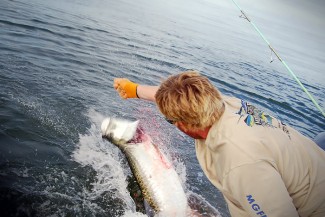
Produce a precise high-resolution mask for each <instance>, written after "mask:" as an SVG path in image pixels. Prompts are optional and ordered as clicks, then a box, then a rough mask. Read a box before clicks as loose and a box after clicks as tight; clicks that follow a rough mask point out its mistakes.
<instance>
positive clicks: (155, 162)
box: [101, 118, 189, 216]
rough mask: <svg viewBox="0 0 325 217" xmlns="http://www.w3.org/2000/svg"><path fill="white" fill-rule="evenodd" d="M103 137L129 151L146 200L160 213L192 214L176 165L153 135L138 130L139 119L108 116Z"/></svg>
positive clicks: (127, 153) (133, 168) (174, 214)
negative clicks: (154, 142) (163, 151)
mask: <svg viewBox="0 0 325 217" xmlns="http://www.w3.org/2000/svg"><path fill="white" fill-rule="evenodd" d="M101 130H102V136H103V137H104V138H107V139H108V140H109V141H111V142H112V143H113V144H115V145H116V146H118V147H119V148H120V149H121V150H122V152H123V153H124V154H125V156H126V158H127V160H128V163H129V165H130V168H131V170H132V172H133V174H134V176H135V178H136V180H137V182H138V184H139V186H140V189H141V192H142V194H143V197H144V199H145V200H146V201H147V202H148V203H149V205H150V206H151V208H152V209H153V210H154V211H155V213H156V215H158V216H188V215H187V212H188V209H189V208H188V204H187V197H186V195H185V192H184V189H183V187H182V184H181V182H180V179H179V176H178V174H177V173H176V171H175V169H174V168H173V165H172V164H171V163H170V162H169V161H168V159H167V158H166V156H165V155H164V154H163V153H162V152H160V151H159V149H158V147H156V146H155V145H154V144H153V143H152V141H151V139H150V137H149V136H148V135H146V134H144V133H142V132H141V131H140V130H139V129H138V121H135V122H129V121H126V120H119V119H114V118H107V119H105V120H104V121H103V122H102V126H101Z"/></svg>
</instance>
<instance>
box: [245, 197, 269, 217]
mask: <svg viewBox="0 0 325 217" xmlns="http://www.w3.org/2000/svg"><path fill="white" fill-rule="evenodd" d="M246 199H247V202H248V203H249V205H250V206H251V209H252V210H253V211H254V212H255V214H256V215H257V216H262V217H267V215H266V214H265V213H264V211H263V210H262V209H261V207H260V205H258V203H257V202H255V200H254V199H253V196H252V195H247V196H246Z"/></svg>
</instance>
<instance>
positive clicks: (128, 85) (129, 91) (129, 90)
mask: <svg viewBox="0 0 325 217" xmlns="http://www.w3.org/2000/svg"><path fill="white" fill-rule="evenodd" d="M138 85H139V84H137V83H133V82H132V81H130V80H129V79H126V78H115V79H114V88H115V89H116V91H117V92H118V93H119V94H120V97H122V98H123V99H128V98H138V95H137V87H138Z"/></svg>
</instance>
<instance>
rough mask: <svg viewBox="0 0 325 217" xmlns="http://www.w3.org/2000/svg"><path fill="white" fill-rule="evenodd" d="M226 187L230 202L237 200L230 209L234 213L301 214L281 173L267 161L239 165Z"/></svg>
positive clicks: (261, 214) (276, 215) (231, 174)
mask: <svg viewBox="0 0 325 217" xmlns="http://www.w3.org/2000/svg"><path fill="white" fill-rule="evenodd" d="M224 187H225V190H226V192H227V193H228V194H229V195H228V197H229V200H228V202H229V201H232V200H234V202H235V201H237V202H235V203H233V209H232V210H231V209H230V213H231V214H232V215H233V214H235V213H232V212H236V213H237V212H238V211H240V210H242V211H245V212H246V213H248V214H249V216H264V217H267V216H269V217H271V216H272V217H282V216H290V217H298V216H299V215H298V212H297V210H296V207H295V206H294V204H293V201H292V198H291V197H290V195H289V193H288V190H287V188H286V186H285V185H284V182H283V180H282V178H281V176H280V174H279V173H278V172H277V171H276V169H275V168H274V167H273V166H272V165H271V164H269V163H268V162H265V161H260V162H255V163H251V164H245V165H242V166H239V167H236V168H235V169H233V170H231V171H230V172H229V174H228V175H227V176H226V178H225V179H224ZM227 193H226V195H227ZM226 197H227V196H226ZM236 203H237V204H238V203H239V204H240V206H236V205H235V204H236ZM229 207H231V206H229ZM236 210H238V211H236Z"/></svg>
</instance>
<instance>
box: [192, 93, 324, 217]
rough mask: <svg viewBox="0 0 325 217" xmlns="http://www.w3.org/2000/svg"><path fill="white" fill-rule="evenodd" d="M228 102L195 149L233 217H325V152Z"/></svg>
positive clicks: (237, 102) (236, 102) (279, 125)
mask: <svg viewBox="0 0 325 217" xmlns="http://www.w3.org/2000/svg"><path fill="white" fill-rule="evenodd" d="M225 102H226V107H225V112H224V114H223V115H222V117H221V119H220V120H219V121H218V122H217V123H215V124H214V125H213V126H212V128H211V129H210V131H209V134H208V137H207V139H206V140H196V144H195V146H196V153H197V158H198V161H199V163H200V165H201V167H202V169H203V171H204V173H205V174H206V176H207V177H208V179H209V180H210V181H211V182H212V183H213V184H214V185H215V186H216V187H217V188H218V189H219V190H220V191H221V192H222V193H223V195H224V197H225V200H226V201H227V203H228V208H229V211H230V213H231V215H232V216H234V217H237V216H264V217H266V216H268V217H280V216H281V217H291V216H301V217H305V216H313V217H325V151H323V150H322V149H320V148H319V147H318V146H317V144H315V143H314V142H313V141H312V140H310V139H309V138H307V137H305V136H303V135H302V134H300V133H299V132H297V131H296V130H294V129H293V128H291V127H289V126H286V125H285V124H283V123H282V122H281V121H279V120H277V119H275V118H273V117H271V116H269V115H267V114H266V113H263V112H262V111H260V110H258V109H257V108H256V107H254V106H252V105H249V104H247V103H245V102H241V101H240V100H239V99H236V98H226V99H225Z"/></svg>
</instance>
